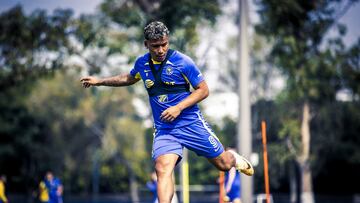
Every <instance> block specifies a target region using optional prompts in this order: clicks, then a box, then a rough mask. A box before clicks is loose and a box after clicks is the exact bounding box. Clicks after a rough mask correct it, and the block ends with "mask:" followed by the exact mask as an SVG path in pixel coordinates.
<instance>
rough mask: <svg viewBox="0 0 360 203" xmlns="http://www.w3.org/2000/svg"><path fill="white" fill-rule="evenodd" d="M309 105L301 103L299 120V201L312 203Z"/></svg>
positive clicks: (313, 200)
mask: <svg viewBox="0 0 360 203" xmlns="http://www.w3.org/2000/svg"><path fill="white" fill-rule="evenodd" d="M310 120H311V118H310V107H309V102H308V101H306V102H304V104H303V117H302V122H301V141H302V150H301V154H300V157H299V159H298V162H299V166H300V178H301V202H302V203H314V202H315V199H314V194H313V191H312V178H311V168H310V160H309V159H310V136H311V135H310Z"/></svg>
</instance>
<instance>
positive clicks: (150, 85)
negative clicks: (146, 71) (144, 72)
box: [145, 79, 154, 88]
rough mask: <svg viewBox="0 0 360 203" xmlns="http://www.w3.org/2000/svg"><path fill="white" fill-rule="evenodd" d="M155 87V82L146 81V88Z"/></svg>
mask: <svg viewBox="0 0 360 203" xmlns="http://www.w3.org/2000/svg"><path fill="white" fill-rule="evenodd" d="M153 85H154V81H152V80H150V79H146V80H145V86H146V88H150V87H152V86H153Z"/></svg>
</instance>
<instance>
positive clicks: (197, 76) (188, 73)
mask: <svg viewBox="0 0 360 203" xmlns="http://www.w3.org/2000/svg"><path fill="white" fill-rule="evenodd" d="M182 73H183V74H184V76H185V77H186V78H185V79H186V80H188V81H189V82H190V84H191V86H193V87H194V88H195V87H196V86H198V85H199V84H200V83H201V82H202V81H204V77H203V75H202V73H201V72H200V70H199V68H198V67H197V66H196V65H195V63H194V61H193V60H191V59H190V58H188V57H186V58H184V68H183V70H182Z"/></svg>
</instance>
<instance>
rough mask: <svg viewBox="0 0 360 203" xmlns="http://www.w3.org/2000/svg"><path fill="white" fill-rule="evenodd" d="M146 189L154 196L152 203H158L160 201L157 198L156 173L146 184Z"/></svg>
mask: <svg viewBox="0 0 360 203" xmlns="http://www.w3.org/2000/svg"><path fill="white" fill-rule="evenodd" d="M146 187H147V188H148V189H149V190H150V192H151V193H152V194H153V199H152V203H158V202H159V201H158V198H157V177H156V173H155V172H152V173H151V179H150V180H149V181H148V182H147V183H146Z"/></svg>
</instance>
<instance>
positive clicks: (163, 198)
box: [80, 21, 254, 203]
mask: <svg viewBox="0 0 360 203" xmlns="http://www.w3.org/2000/svg"><path fill="white" fill-rule="evenodd" d="M169 33H170V32H169V30H168V28H167V27H166V25H165V24H163V23H162V22H159V21H153V22H151V23H149V24H148V25H146V26H145V28H144V38H145V40H144V45H145V47H146V48H147V49H148V51H149V52H148V53H146V54H144V55H142V56H140V57H138V59H137V60H136V62H135V66H134V68H133V69H132V70H131V71H130V72H129V73H125V74H120V75H117V76H113V77H107V78H102V79H99V78H96V77H93V76H87V77H83V78H81V80H80V81H81V83H82V85H83V87H85V88H88V87H91V86H117V87H119V86H129V85H133V84H135V83H137V82H138V81H139V80H141V79H142V80H143V82H144V87H145V89H146V90H147V92H148V95H149V102H150V106H151V109H152V113H153V119H154V128H155V133H154V135H155V136H154V140H153V150H152V152H153V153H152V158H153V160H154V161H155V171H156V175H157V181H158V182H157V194H158V199H159V202H160V203H170V202H171V199H172V197H173V196H174V191H175V190H174V189H175V187H174V180H173V178H172V177H173V172H174V168H175V166H176V165H177V164H178V163H179V162H180V160H181V158H182V153H183V152H182V150H183V148H184V147H186V148H188V149H190V150H192V151H194V152H195V153H197V154H198V155H199V156H204V157H205V158H207V159H208V160H209V162H211V163H212V164H213V165H214V166H216V167H217V168H218V169H219V170H222V171H228V170H230V169H231V168H232V167H236V169H238V170H240V171H241V172H243V173H245V174H247V175H250V176H251V175H253V173H254V169H253V167H252V165H251V164H250V162H249V161H247V160H246V159H245V158H244V157H242V156H240V155H239V154H238V153H236V152H235V151H233V150H229V151H225V150H224V147H223V146H222V144H221V142H220V140H219V139H218V138H217V136H216V135H215V133H214V132H213V131H212V129H211V127H210V125H209V124H208V123H207V122H206V121H205V119H204V117H203V116H202V114H201V112H200V109H199V107H198V105H197V103H199V102H200V101H202V100H204V99H205V98H206V97H207V96H208V95H209V89H208V86H207V83H206V81H205V79H204V77H203V75H202V74H201V72H200V70H199V68H198V67H197V66H196V65H195V63H194V62H193V60H192V59H191V58H190V57H189V56H187V55H185V54H183V53H181V52H179V51H176V50H172V49H169ZM190 85H191V86H192V87H193V89H194V90H193V91H192V92H191V91H190Z"/></svg>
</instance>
